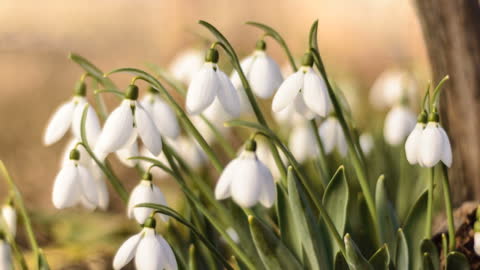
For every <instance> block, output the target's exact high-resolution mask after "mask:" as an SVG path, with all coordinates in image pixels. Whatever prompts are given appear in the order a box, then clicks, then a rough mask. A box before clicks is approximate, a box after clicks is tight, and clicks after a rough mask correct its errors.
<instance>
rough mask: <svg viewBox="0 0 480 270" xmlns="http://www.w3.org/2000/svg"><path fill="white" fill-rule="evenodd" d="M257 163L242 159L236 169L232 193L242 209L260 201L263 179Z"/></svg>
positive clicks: (231, 188)
mask: <svg viewBox="0 0 480 270" xmlns="http://www.w3.org/2000/svg"><path fill="white" fill-rule="evenodd" d="M256 163H257V161H256V160H255V159H242V160H240V162H239V163H238V167H237V168H236V169H235V172H236V174H235V175H234V178H233V179H232V183H231V186H230V192H231V193H232V198H233V200H234V201H235V202H236V203H237V204H238V205H240V206H242V207H247V208H248V207H252V206H254V205H255V204H256V203H257V202H258V201H259V199H260V192H261V189H262V179H261V178H260V176H261V174H260V173H259V172H258V166H257V164H256Z"/></svg>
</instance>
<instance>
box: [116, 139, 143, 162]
mask: <svg viewBox="0 0 480 270" xmlns="http://www.w3.org/2000/svg"><path fill="white" fill-rule="evenodd" d="M115 154H116V155H117V158H118V160H120V162H122V163H123V165H125V166H127V167H130V168H133V167H135V165H137V163H138V161H137V160H135V159H129V158H131V157H138V143H137V141H134V142H133V143H132V144H130V145H126V146H125V147H123V148H122V149H120V150H118V151H116V152H115Z"/></svg>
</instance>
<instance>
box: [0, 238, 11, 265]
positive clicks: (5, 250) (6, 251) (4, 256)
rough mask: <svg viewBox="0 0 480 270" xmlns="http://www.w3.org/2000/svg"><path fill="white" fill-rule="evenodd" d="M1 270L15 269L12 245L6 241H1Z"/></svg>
mask: <svg viewBox="0 0 480 270" xmlns="http://www.w3.org/2000/svg"><path fill="white" fill-rule="evenodd" d="M0 269H2V270H11V269H13V262H12V251H11V249H10V245H9V244H8V243H7V242H5V241H4V240H0Z"/></svg>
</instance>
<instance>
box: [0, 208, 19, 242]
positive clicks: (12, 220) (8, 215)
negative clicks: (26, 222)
mask: <svg viewBox="0 0 480 270" xmlns="http://www.w3.org/2000/svg"><path fill="white" fill-rule="evenodd" d="M2 218H3V220H4V221H5V225H7V228H5V229H8V233H10V234H11V235H12V237H15V235H16V233H17V211H16V210H15V207H14V205H13V200H12V199H10V200H9V202H8V203H7V204H5V205H4V206H3V207H2Z"/></svg>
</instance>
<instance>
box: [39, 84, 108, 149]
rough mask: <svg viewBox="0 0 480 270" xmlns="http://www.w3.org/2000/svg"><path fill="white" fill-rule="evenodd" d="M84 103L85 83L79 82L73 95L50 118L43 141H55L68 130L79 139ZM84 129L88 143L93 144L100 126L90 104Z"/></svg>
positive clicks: (49, 142) (46, 143)
mask: <svg viewBox="0 0 480 270" xmlns="http://www.w3.org/2000/svg"><path fill="white" fill-rule="evenodd" d="M86 104H88V101H87V99H86V98H85V84H80V85H79V86H78V87H77V90H76V91H75V95H74V97H73V98H72V99H71V100H69V101H67V102H65V103H63V104H62V105H60V107H58V109H57V110H56V111H55V112H54V114H53V115H52V117H51V118H50V120H49V122H48V125H47V128H46V130H45V133H44V136H43V143H44V144H45V145H51V144H54V143H56V142H57V141H59V140H60V139H62V138H63V137H64V135H65V134H66V133H67V132H68V130H72V132H73V135H74V136H75V137H76V138H77V139H80V125H81V120H82V114H83V110H84V108H85V105H86ZM85 131H86V135H87V140H88V143H90V144H92V145H94V144H95V143H96V141H97V138H98V136H99V134H100V131H101V128H100V121H99V120H98V116H97V113H96V112H95V110H94V109H93V108H92V106H88V112H87V119H86V123H85Z"/></svg>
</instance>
